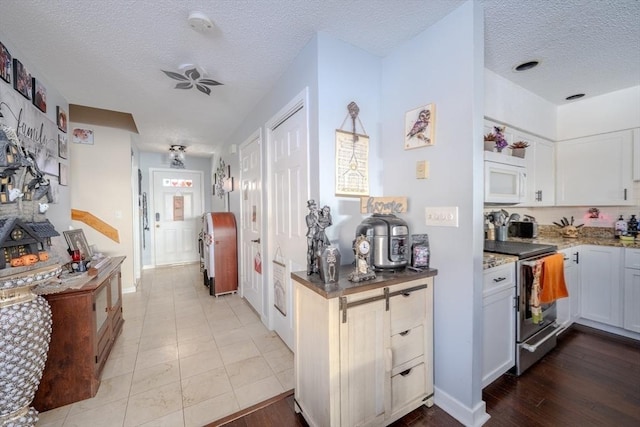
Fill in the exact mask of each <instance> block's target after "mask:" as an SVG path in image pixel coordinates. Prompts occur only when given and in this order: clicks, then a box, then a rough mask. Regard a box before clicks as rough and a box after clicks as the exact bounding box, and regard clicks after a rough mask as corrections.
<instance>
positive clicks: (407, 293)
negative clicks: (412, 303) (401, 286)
mask: <svg viewBox="0 0 640 427" xmlns="http://www.w3.org/2000/svg"><path fill="white" fill-rule="evenodd" d="M402 296H403V297H408V296H411V292H403V293H402Z"/></svg>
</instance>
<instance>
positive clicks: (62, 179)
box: [58, 163, 69, 187]
mask: <svg viewBox="0 0 640 427" xmlns="http://www.w3.org/2000/svg"><path fill="white" fill-rule="evenodd" d="M58 165H59V170H58V182H59V183H60V185H62V186H65V187H66V186H67V185H69V176H68V173H69V172H68V170H67V165H66V164H64V163H58Z"/></svg>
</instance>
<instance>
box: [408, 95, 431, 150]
mask: <svg viewBox="0 0 640 427" xmlns="http://www.w3.org/2000/svg"><path fill="white" fill-rule="evenodd" d="M435 120H436V105H435V104H428V105H425V106H422V107H418V108H415V109H413V110H411V111H407V113H406V114H405V115H404V149H405V150H411V149H413V148H420V147H426V146H429V145H434V144H435V142H436V141H435Z"/></svg>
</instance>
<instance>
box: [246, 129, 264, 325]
mask: <svg viewBox="0 0 640 427" xmlns="http://www.w3.org/2000/svg"><path fill="white" fill-rule="evenodd" d="M261 146H262V143H261V137H260V134H259V133H258V134H256V135H255V137H252V138H250V139H249V140H248V141H247V142H246V143H245V144H243V145H242V146H241V147H240V189H241V191H242V194H241V195H240V216H241V221H240V233H241V243H240V244H241V257H242V258H241V260H242V261H241V263H240V284H241V295H242V296H243V297H245V298H246V299H247V301H249V303H250V304H251V305H252V306H253V308H254V309H255V310H256V311H257V312H258V313H260V316H261V317H263V318H264V317H265V316H264V315H265V313H264V312H263V298H264V296H265V295H264V294H265V293H264V292H263V286H262V273H261V271H262V270H261V268H262V267H261V265H262V264H261V261H262V244H261V243H262V240H261V235H262V227H261V224H262V178H261V165H262V154H261V151H260V150H261ZM259 262H260V264H259Z"/></svg>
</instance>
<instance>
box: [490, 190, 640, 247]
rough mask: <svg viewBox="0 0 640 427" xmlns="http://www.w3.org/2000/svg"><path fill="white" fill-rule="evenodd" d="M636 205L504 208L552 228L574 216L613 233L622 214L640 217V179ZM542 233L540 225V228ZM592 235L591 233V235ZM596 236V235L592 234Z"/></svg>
mask: <svg viewBox="0 0 640 427" xmlns="http://www.w3.org/2000/svg"><path fill="white" fill-rule="evenodd" d="M634 193H635V199H636V200H635V206H554V207H545V208H524V207H522V208H520V207H518V206H504V207H503V208H504V209H505V210H506V211H507V212H509V214H512V213H517V214H519V215H520V216H521V217H524V215H531V216H532V217H534V218H535V219H536V222H537V223H538V224H539V225H549V226H551V228H552V229H553V228H558V227H556V226H555V225H553V223H554V222H558V223H559V222H560V219H561V218H563V217H566V218H571V217H572V216H573V217H574V220H575V222H574V224H575V225H579V224H584V227H583V228H606V229H610V230H611V233H613V227H614V225H615V222H616V221H617V220H618V218H620V215H622V217H623V218H624V219H625V221H628V220H629V218H631V215H635V216H636V218H639V219H640V181H638V182H635V183H634ZM500 208H501V207H498V206H486V207H485V209H484V213H488V212H492V211H496V210H500ZM591 208H597V209H599V211H600V215H599V217H598V218H591V213H590V212H589V210H590V209H591ZM538 233H540V227H539V228H538ZM590 236H591V235H590ZM592 237H596V236H592Z"/></svg>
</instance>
